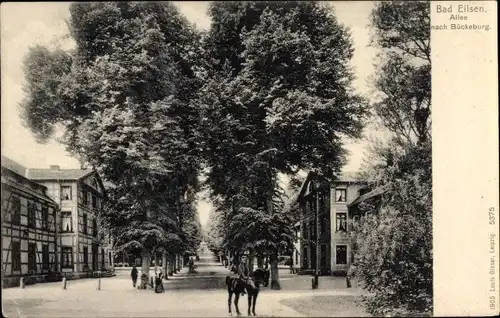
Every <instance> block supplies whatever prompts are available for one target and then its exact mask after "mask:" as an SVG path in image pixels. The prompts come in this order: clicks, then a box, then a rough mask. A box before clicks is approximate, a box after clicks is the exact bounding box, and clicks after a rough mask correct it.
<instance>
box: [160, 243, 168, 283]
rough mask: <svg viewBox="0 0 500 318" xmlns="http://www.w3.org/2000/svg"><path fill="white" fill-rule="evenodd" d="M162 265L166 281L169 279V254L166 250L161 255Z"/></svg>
mask: <svg viewBox="0 0 500 318" xmlns="http://www.w3.org/2000/svg"><path fill="white" fill-rule="evenodd" d="M161 265H162V267H163V273H164V274H165V279H168V266H167V252H166V251H165V250H163V253H162V254H161Z"/></svg>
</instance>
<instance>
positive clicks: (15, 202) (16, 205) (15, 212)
mask: <svg viewBox="0 0 500 318" xmlns="http://www.w3.org/2000/svg"><path fill="white" fill-rule="evenodd" d="M20 223H21V199H20V198H19V197H12V224H20Z"/></svg>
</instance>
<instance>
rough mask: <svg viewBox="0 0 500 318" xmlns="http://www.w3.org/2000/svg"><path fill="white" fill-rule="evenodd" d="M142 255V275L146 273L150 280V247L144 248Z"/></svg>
mask: <svg viewBox="0 0 500 318" xmlns="http://www.w3.org/2000/svg"><path fill="white" fill-rule="evenodd" d="M141 256H142V267H141V275H142V274H146V275H147V276H148V280H149V265H150V264H151V254H150V253H149V250H148V249H145V248H143V249H142V252H141Z"/></svg>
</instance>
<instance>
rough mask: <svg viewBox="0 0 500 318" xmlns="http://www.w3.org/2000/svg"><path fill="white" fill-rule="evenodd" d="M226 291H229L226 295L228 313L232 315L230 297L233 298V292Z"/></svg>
mask: <svg viewBox="0 0 500 318" xmlns="http://www.w3.org/2000/svg"><path fill="white" fill-rule="evenodd" d="M228 292H229V293H228V294H229V295H228V297H227V306H228V307H229V314H230V315H232V313H231V299H232V298H233V293H232V292H230V291H228Z"/></svg>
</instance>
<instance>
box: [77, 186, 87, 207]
mask: <svg viewBox="0 0 500 318" xmlns="http://www.w3.org/2000/svg"><path fill="white" fill-rule="evenodd" d="M78 203H80V204H85V194H84V193H83V190H82V189H80V190H78Z"/></svg>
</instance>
